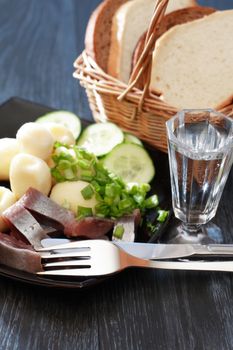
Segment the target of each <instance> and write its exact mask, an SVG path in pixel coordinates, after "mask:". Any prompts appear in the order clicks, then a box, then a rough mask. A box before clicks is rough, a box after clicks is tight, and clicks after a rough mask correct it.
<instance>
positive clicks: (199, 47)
mask: <svg viewBox="0 0 233 350" xmlns="http://www.w3.org/2000/svg"><path fill="white" fill-rule="evenodd" d="M232 33H233V10H227V11H218V12H215V13H213V14H211V15H209V16H207V17H205V18H202V19H198V20H195V21H192V22H190V23H186V24H181V25H178V26H175V27H173V28H171V29H170V30H169V31H167V32H166V33H165V34H163V35H162V36H161V37H160V38H159V39H158V40H157V42H156V46H155V50H154V53H153V65H152V74H151V85H150V88H151V89H152V90H156V91H159V92H160V93H161V98H162V99H164V100H165V101H166V102H167V103H168V104H170V105H172V106H174V107H177V108H178V109H181V108H207V107H208V108H209V107H210V108H219V107H222V106H224V105H227V104H228V103H229V102H230V100H231V99H232V96H233V40H232Z"/></svg>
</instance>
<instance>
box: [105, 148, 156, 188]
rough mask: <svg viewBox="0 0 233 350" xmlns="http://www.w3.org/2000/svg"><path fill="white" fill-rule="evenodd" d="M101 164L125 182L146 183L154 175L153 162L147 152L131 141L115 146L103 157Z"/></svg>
mask: <svg viewBox="0 0 233 350" xmlns="http://www.w3.org/2000/svg"><path fill="white" fill-rule="evenodd" d="M103 164H104V166H105V167H106V168H107V169H108V170H109V171H111V172H113V173H115V174H116V175H118V176H120V177H121V178H122V179H123V180H124V181H125V182H126V183H129V182H137V183H148V182H150V181H151V180H152V179H153V177H154V175H155V168H154V164H153V162H152V159H151V158H150V156H149V154H148V152H147V151H146V150H145V149H144V148H143V147H141V146H139V145H136V144H133V143H131V144H130V143H122V144H120V145H118V146H116V147H115V148H114V149H113V150H112V151H111V152H110V153H109V154H108V155H106V157H105V158H104V159H103Z"/></svg>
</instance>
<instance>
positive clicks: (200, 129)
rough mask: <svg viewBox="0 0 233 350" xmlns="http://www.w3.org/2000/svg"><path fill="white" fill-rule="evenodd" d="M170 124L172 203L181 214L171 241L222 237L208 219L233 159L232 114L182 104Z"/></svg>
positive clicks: (177, 214) (200, 240)
mask: <svg viewBox="0 0 233 350" xmlns="http://www.w3.org/2000/svg"><path fill="white" fill-rule="evenodd" d="M166 127H167V136H168V156H169V167H170V177H171V190H172V205H173V210H174V214H175V217H176V218H178V219H179V220H180V221H179V222H178V224H177V225H175V226H174V227H173V229H172V230H173V232H171V234H170V241H172V242H176V243H189V242H190V243H208V242H211V241H214V239H213V237H215V238H216V237H217V238H216V240H217V241H221V238H219V237H220V236H221V231H220V229H219V228H218V227H217V226H216V225H214V224H213V223H210V220H211V219H212V218H213V217H214V216H215V214H216V211H217V208H218V204H219V201H220V198H221V195H222V192H223V188H224V186H225V183H226V180H227V177H228V174H229V172H230V169H231V165H232V162H233V120H232V119H230V118H229V117H226V116H224V115H223V114H221V113H218V112H216V111H214V110H212V109H205V110H203V109H202V110H198V109H197V110H196V109H193V110H192V109H184V110H182V111H180V112H178V113H177V114H176V115H175V116H174V117H173V118H171V119H170V120H168V121H167V123H166ZM211 237H212V238H211Z"/></svg>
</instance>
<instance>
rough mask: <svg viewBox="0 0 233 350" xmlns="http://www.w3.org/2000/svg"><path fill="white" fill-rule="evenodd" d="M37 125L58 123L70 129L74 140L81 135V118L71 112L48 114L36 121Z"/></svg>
mask: <svg viewBox="0 0 233 350" xmlns="http://www.w3.org/2000/svg"><path fill="white" fill-rule="evenodd" d="M36 122H37V123H58V124H61V125H64V126H65V127H66V128H67V129H69V130H70V131H71V132H72V134H73V135H74V138H75V139H77V138H78V137H79V135H80V133H81V121H80V119H79V117H78V116H77V115H76V114H74V113H72V112H69V111H62V110H61V111H55V112H50V113H47V114H45V115H43V116H41V117H39V118H38V119H36Z"/></svg>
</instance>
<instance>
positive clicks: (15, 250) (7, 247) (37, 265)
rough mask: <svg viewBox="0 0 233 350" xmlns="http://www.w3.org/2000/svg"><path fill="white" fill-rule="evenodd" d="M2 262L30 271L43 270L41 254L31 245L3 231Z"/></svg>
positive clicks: (0, 248)
mask: <svg viewBox="0 0 233 350" xmlns="http://www.w3.org/2000/svg"><path fill="white" fill-rule="evenodd" d="M0 264H3V265H6V266H8V267H12V268H14V269H17V270H22V271H26V272H30V273H35V272H38V271H43V268H42V265H41V257H40V254H38V253H37V252H35V251H34V249H33V248H32V247H31V246H30V245H27V244H25V243H24V242H21V241H18V240H17V239H16V238H14V237H12V236H10V235H8V234H6V233H1V232H0Z"/></svg>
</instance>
